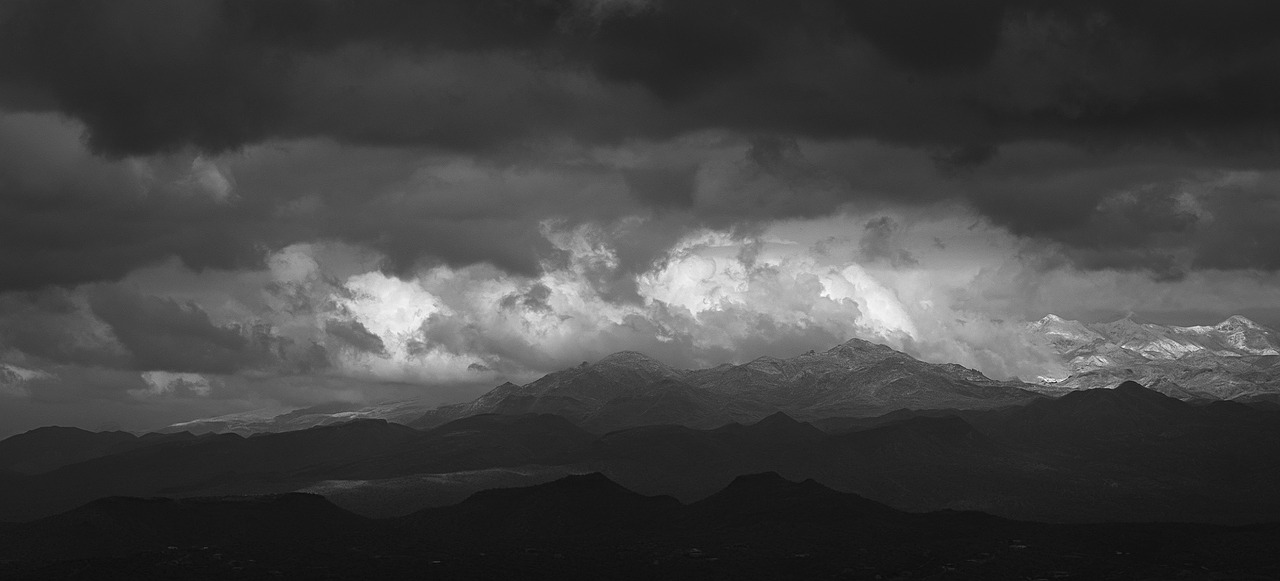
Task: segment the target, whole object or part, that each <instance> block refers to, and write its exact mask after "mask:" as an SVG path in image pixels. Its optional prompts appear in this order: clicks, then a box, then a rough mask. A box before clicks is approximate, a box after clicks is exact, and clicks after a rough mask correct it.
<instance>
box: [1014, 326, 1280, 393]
mask: <svg viewBox="0 0 1280 581" xmlns="http://www.w3.org/2000/svg"><path fill="white" fill-rule="evenodd" d="M1029 328H1030V330H1031V331H1033V332H1035V333H1039V334H1041V335H1043V336H1044V337H1045V338H1046V339H1048V340H1049V343H1050V345H1052V346H1053V348H1054V350H1055V351H1056V352H1057V353H1058V355H1059V356H1060V357H1062V360H1063V363H1064V364H1065V365H1066V366H1067V367H1068V368H1069V369H1070V371H1071V375H1070V376H1069V377H1066V378H1041V384H1042V385H1043V388H1042V390H1046V391H1050V392H1052V391H1061V392H1068V391H1074V390H1079V389H1091V388H1097V387H1109V386H1113V385H1116V384H1118V383H1121V382H1123V381H1137V382H1139V383H1142V384H1143V385H1146V386H1148V387H1150V388H1152V389H1155V390H1157V391H1159V392H1161V393H1164V394H1167V395H1170V396H1173V397H1177V398H1181V399H1196V398H1204V399H1242V400H1250V399H1267V398H1270V397H1277V396H1280V332H1277V331H1275V330H1272V329H1269V328H1267V327H1264V326H1262V325H1259V324H1258V323H1255V322H1253V321H1251V320H1249V319H1247V318H1245V317H1242V316H1240V315H1234V316H1232V317H1229V318H1227V319H1226V320H1225V321H1222V322H1221V323H1218V324H1217V325H1198V326H1193V327H1178V326H1173V325H1158V324H1154V323H1139V322H1136V321H1134V320H1132V319H1130V318H1124V319H1120V320H1118V321H1113V322H1110V323H1095V324H1086V323H1081V322H1079V321H1069V320H1065V319H1063V318H1061V317H1058V316H1056V315H1049V316H1047V317H1045V318H1043V319H1041V320H1039V321H1036V322H1034V323H1031V324H1030V325H1029Z"/></svg>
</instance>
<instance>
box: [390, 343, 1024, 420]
mask: <svg viewBox="0 0 1280 581" xmlns="http://www.w3.org/2000/svg"><path fill="white" fill-rule="evenodd" d="M1025 387H1028V386H1027V385H1026V384H1022V383H1019V382H1002V381H995V380H992V379H990V378H988V377H986V376H984V375H982V374H981V373H979V372H977V371H974V370H972V369H968V368H965V367H962V366H959V365H954V364H932V363H925V362H923V361H920V360H918V359H915V358H913V357H911V356H909V355H907V354H905V353H902V352H900V351H895V350H893V349H891V348H889V347H886V346H884V345H879V344H876V343H871V342H868V341H863V340H861V339H853V340H851V341H848V342H846V343H844V344H841V345H837V346H836V347H833V348H831V349H829V350H827V351H823V352H817V351H810V352H808V353H804V354H801V355H798V356H795V357H792V358H788V359H780V358H776V357H760V358H758V359H755V360H752V361H750V362H747V363H744V364H742V365H730V364H725V365H720V366H717V367H712V368H710V369H700V370H695V371H685V370H679V369H674V368H672V367H670V366H668V365H666V364H663V363H662V362H659V361H657V360H655V359H653V358H651V357H648V356H646V355H644V354H642V353H637V352H634V351H624V352H621V353H615V354H613V355H610V356H608V357H605V358H604V359H601V360H600V361H597V362H595V363H591V364H583V365H580V366H577V367H573V368H570V369H565V370H562V371H557V372H554V373H550V374H548V375H546V376H544V377H542V378H541V379H538V380H537V381H534V382H532V383H529V384H527V385H523V386H520V385H515V384H511V383H505V384H503V385H500V386H498V387H496V388H494V389H493V390H492V391H490V392H488V393H486V394H484V395H482V396H480V397H479V398H477V399H475V400H474V401H471V402H467V403H462V404H455V405H449V406H443V407H440V408H438V409H435V410H432V411H429V412H427V413H426V414H425V415H423V416H422V417H421V418H419V419H418V420H417V421H414V422H413V423H412V424H411V425H413V426H415V427H430V426H435V425H439V424H442V423H445V422H448V421H450V420H453V419H457V418H461V417H465V416H469V415H474V414H479V413H499V414H524V413H553V414H557V415H560V416H563V417H566V418H569V419H570V420H572V421H574V422H575V423H578V424H580V425H582V426H584V427H587V428H588V429H592V430H594V431H597V432H605V431H611V430H616V429H621V428H626V427H632V426H641V425H655V424H676V425H684V426H689V427H700V428H706V427H715V426H718V425H723V424H726V423H729V422H739V423H755V422H757V421H759V420H762V419H764V418H766V417H767V416H770V415H771V414H775V413H777V412H785V413H786V414H787V415H789V416H791V417H794V418H798V419H805V420H807V419H818V418H824V417H832V416H849V415H854V416H863V415H874V414H879V413H884V412H888V411H892V410H896V409H901V408H911V409H939V408H955V409H987V408H994V407H1002V406H1006V405H1014V404H1020V403H1026V402H1028V401H1031V400H1033V399H1035V398H1037V397H1038V396H1037V395H1036V394H1034V393H1032V392H1030V391H1027V390H1026V389H1024V388H1025ZM775 420H776V418H775Z"/></svg>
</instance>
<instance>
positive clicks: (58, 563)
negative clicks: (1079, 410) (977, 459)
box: [0, 472, 1280, 579]
mask: <svg viewBox="0 0 1280 581" xmlns="http://www.w3.org/2000/svg"><path fill="white" fill-rule="evenodd" d="M1277 542H1280V526H1278V525H1274V524H1273V525H1256V526H1251V527H1235V528H1233V527H1222V526H1214V525H1191V524H1147V525H1141V524H1085V525H1050V524H1040V523H1031V522H1019V521H1011V520H1006V519H1002V518H998V517H993V516H989V515H985V514H981V513H975V512H956V511H943V512H931V513H914V514H913V513H906V512H902V511H898V510H895V509H892V508H889V507H887V506H885V505H883V504H880V503H877V502H873V501H871V500H868V499H866V498H863V497H861V496H858V495H854V494H846V493H840V492H837V491H834V490H831V489H830V488H827V487H825V486H823V485H821V484H818V483H817V482H814V481H813V480H806V481H803V482H793V481H789V480H787V479H785V478H783V477H781V476H779V475H778V474H776V473H772V472H769V473H762V474H753V475H745V476H740V477H737V478H735V479H734V480H733V481H732V482H731V483H730V484H729V485H728V486H727V487H725V488H724V489H723V490H720V491H718V492H716V493H715V494H713V495H711V496H709V497H707V498H705V499H703V500H700V501H698V502H694V503H691V504H681V503H679V502H678V501H676V500H675V499H673V498H671V497H666V496H644V495H640V494H636V493H635V492H632V491H630V490H627V489H626V488H623V487H622V486H619V485H618V484H616V483H614V482H612V481H611V480H609V479H608V478H606V477H604V476H602V475H600V474H598V473H592V474H587V475H582V476H569V477H566V478H563V479H560V480H556V481H554V482H551V483H547V484H541V485H536V486H531V487H526V488H514V489H495V490H488V491H484V492H481V493H477V494H475V495H474V496H472V497H471V498H468V499H467V500H466V501H464V502H462V503H460V504H458V505H455V506H449V507H443V508H435V509H427V510H423V511H419V512H415V513H413V514H410V515H407V516H404V517H399V518H393V519H380V520H376V519H368V518H364V517H360V516H357V515H355V514H352V513H349V512H346V511H344V510H342V509H340V508H338V507H336V506H334V505H333V504H332V503H329V502H328V501H326V500H325V499H323V498H322V497H319V496H315V495H307V494H284V495H275V496H266V497H239V498H191V499H183V500H171V499H126V498H107V499H102V500H98V501H94V502H92V503H90V504H88V505H85V506H83V507H80V508H78V509H75V510H73V511H70V512H67V513H64V514H61V515H57V516H53V517H47V518H44V519H41V520H37V521H34V522H30V523H24V524H16V525H7V526H5V527H4V528H0V573H2V574H3V575H4V578H5V579H46V578H62V577H71V576H75V575H78V574H79V575H87V576H88V577H90V578H130V579H176V578H184V579H237V578H243V579H254V578H307V579H316V578H380V579H421V578H444V579H477V578H548V579H551V578H555V579H579V578H581V579H590V578H615V579H616V578H623V579H671V578H688V579H707V578H710V579H739V578H748V579H776V578H785V579H808V578H841V579H884V578H900V579H905V578H911V579H1035V578H1046V579H1052V578H1066V577H1071V578H1082V579H1104V578H1112V579H1140V578H1153V579H1172V578H1193V579H1195V578H1270V577H1271V576H1274V575H1277V574H1280V554H1277V553H1276V552H1275V551H1274V550H1271V549H1273V548H1274V546H1275V544H1276V543H1277Z"/></svg>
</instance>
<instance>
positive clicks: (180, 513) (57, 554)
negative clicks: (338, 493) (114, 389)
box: [0, 493, 367, 559]
mask: <svg viewBox="0 0 1280 581" xmlns="http://www.w3.org/2000/svg"><path fill="white" fill-rule="evenodd" d="M366 522H367V521H366V519H364V518H362V517H359V516H356V515H354V514H352V513H350V512H347V511H344V510H342V509H340V508H338V507H336V506H334V505H333V504H332V503H330V502H329V501H327V500H325V499H324V498H323V497H320V496H316V495H313V494H297V493H290V494H281V495H272V496H261V497H216V498H188V499H170V498H129V497H110V498H103V499H99V500H95V501H93V502H90V503H88V504H86V505H84V506H81V507H78V508H75V509H73V510H71V511H69V512H66V513H63V514H59V515H56V516H51V517H47V518H44V519H40V520H37V521H34V522H31V523H27V524H26V525H23V526H20V527H15V530H16V531H17V532H18V533H19V534H17V535H13V536H10V537H9V538H6V539H4V542H3V543H0V545H2V546H0V555H3V557H0V558H4V559H51V558H52V559H79V558H86V557H105V556H112V555H121V554H129V553H138V552H144V551H159V550H163V549H165V548H167V547H170V546H193V545H195V546H217V547H220V548H223V549H226V548H231V547H240V548H244V549H253V550H255V551H259V550H268V549H270V548H279V547H291V546H297V545H299V544H305V543H310V542H316V541H321V540H323V539H324V538H325V537H326V536H328V535H332V534H333V533H334V532H335V531H342V532H344V534H345V533H349V532H351V531H353V530H355V529H357V528H359V527H363V526H364V525H365V524H366Z"/></svg>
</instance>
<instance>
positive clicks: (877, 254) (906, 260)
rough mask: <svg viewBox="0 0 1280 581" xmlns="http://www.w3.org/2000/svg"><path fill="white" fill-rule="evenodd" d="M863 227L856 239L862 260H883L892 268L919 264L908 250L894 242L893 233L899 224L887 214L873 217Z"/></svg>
mask: <svg viewBox="0 0 1280 581" xmlns="http://www.w3.org/2000/svg"><path fill="white" fill-rule="evenodd" d="M864 228H866V231H865V232H864V233H863V235H862V239H861V240H859V241H858V249H859V251H860V252H861V254H862V259H863V260H864V261H867V262H873V261H876V260H883V261H886V262H888V263H889V264H891V265H893V267H894V268H901V267H906V266H915V265H917V264H919V261H917V260H916V259H915V257H914V256H912V255H911V252H910V251H908V250H907V249H905V248H901V247H899V246H898V245H897V244H896V242H895V240H894V234H895V233H897V231H898V230H899V229H900V228H901V226H899V225H898V223H897V221H896V220H894V219H893V218H890V217H888V216H881V217H879V218H874V219H872V220H870V221H868V222H867V223H866V225H865V226H864Z"/></svg>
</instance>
